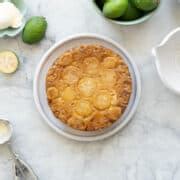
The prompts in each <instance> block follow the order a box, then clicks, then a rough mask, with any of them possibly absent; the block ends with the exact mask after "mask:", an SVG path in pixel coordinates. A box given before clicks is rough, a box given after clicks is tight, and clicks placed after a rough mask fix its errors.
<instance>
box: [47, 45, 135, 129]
mask: <svg viewBox="0 0 180 180" xmlns="http://www.w3.org/2000/svg"><path fill="white" fill-rule="evenodd" d="M131 92H132V80H131V76H130V73H129V69H128V66H127V65H126V64H125V62H124V61H123V59H122V58H121V56H120V55H118V54H116V53H115V52H113V51H112V50H110V49H107V48H105V47H103V46H100V45H82V46H80V47H78V48H74V49H72V50H69V51H67V52H65V53H63V54H62V55H61V56H60V57H59V58H58V59H57V60H56V61H55V62H54V64H53V65H52V66H51V67H50V69H49V71H48V74H47V77H46V93H47V99H48V103H49V106H50V108H51V110H52V112H53V113H54V115H55V116H56V117H57V118H58V119H59V120H61V121H62V122H64V123H66V124H67V125H68V126H70V127H72V128H75V129H78V130H82V131H94V130H99V129H102V128H106V127H108V126H110V125H112V124H113V123H114V122H115V121H117V120H118V119H119V118H120V116H121V115H122V114H123V112H124V111H125V109H126V107H127V105H128V102H129V99H130V95H131Z"/></svg>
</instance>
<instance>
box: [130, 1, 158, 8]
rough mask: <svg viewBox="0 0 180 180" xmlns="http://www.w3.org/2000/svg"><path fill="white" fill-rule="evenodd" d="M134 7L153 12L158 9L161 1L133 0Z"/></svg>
mask: <svg viewBox="0 0 180 180" xmlns="http://www.w3.org/2000/svg"><path fill="white" fill-rule="evenodd" d="M132 2H133V3H134V5H135V6H136V7H137V8H138V9H140V10H143V11H152V10H153V9H155V8H157V6H158V5H159V2H160V0H132Z"/></svg>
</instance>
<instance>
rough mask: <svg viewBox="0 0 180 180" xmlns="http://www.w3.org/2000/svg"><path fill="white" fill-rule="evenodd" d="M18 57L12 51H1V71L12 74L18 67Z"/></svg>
mask: <svg viewBox="0 0 180 180" xmlns="http://www.w3.org/2000/svg"><path fill="white" fill-rule="evenodd" d="M18 64H19V61H18V57H17V56H16V54H15V53H14V52H12V51H2V52H0V72H2V73H6V74H10V73H13V72H15V71H16V70H17V68H18Z"/></svg>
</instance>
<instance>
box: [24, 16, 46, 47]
mask: <svg viewBox="0 0 180 180" xmlns="http://www.w3.org/2000/svg"><path fill="white" fill-rule="evenodd" d="M46 29H47V22H46V19H45V18H44V17H41V16H35V17H32V18H31V19H29V20H28V22H27V23H26V25H25V27H24V29H23V33H22V39H23V41H24V42H25V43H27V44H34V43H37V42H39V41H41V40H42V39H43V38H44V36H45V33H46Z"/></svg>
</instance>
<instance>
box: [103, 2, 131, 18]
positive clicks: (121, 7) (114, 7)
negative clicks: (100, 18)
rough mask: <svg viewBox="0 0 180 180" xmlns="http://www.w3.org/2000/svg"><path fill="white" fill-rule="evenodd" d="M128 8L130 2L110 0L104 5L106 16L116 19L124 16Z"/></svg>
mask: <svg viewBox="0 0 180 180" xmlns="http://www.w3.org/2000/svg"><path fill="white" fill-rule="evenodd" d="M127 8H128V0H108V1H106V2H105V3H104V6H103V14H104V16H106V17H108V18H111V19H116V18H119V17H120V16H122V15H123V14H124V13H125V12H126V10H127Z"/></svg>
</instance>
